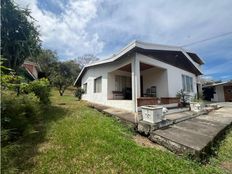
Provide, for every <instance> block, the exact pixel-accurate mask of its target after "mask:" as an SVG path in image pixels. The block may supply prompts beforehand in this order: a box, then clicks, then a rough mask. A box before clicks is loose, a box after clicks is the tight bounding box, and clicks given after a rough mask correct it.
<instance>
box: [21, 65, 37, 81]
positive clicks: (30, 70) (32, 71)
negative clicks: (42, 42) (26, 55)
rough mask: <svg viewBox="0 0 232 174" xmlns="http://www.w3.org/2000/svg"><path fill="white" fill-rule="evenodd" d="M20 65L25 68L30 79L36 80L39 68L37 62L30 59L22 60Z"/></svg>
mask: <svg viewBox="0 0 232 174" xmlns="http://www.w3.org/2000/svg"><path fill="white" fill-rule="evenodd" d="M22 67H23V68H24V69H25V70H26V72H27V76H29V77H30V79H31V80H36V79H38V78H39V72H41V68H40V67H39V65H38V64H36V63H34V62H31V61H24V63H23V65H22Z"/></svg>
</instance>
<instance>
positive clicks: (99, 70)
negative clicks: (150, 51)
mask: <svg viewBox="0 0 232 174" xmlns="http://www.w3.org/2000/svg"><path fill="white" fill-rule="evenodd" d="M132 60H133V59H132V57H123V58H121V59H120V60H118V61H115V62H113V63H108V64H103V65H97V66H93V67H90V68H88V69H87V71H86V72H85V73H84V75H83V77H82V81H81V84H82V85H83V84H84V83H87V94H84V95H83V97H82V99H84V100H87V101H90V102H95V103H99V104H103V105H108V106H112V107H116V108H121V109H125V110H128V111H134V109H135V108H134V106H136V101H137V99H136V100H134V101H133V100H114V101H113V100H109V99H108V96H109V98H112V90H114V88H115V81H114V76H115V74H121V75H122V74H123V75H126V76H130V75H131V73H126V72H121V71H116V70H117V69H118V68H120V67H123V66H125V65H127V64H130V63H132V65H133V62H132ZM136 61H137V62H143V63H146V64H149V65H153V66H156V67H158V68H161V69H162V70H160V69H157V68H154V69H149V70H146V71H144V72H142V73H141V75H144V90H146V88H147V87H150V86H153V85H154V86H157V94H158V97H175V96H176V93H177V92H178V91H179V90H180V89H182V74H184V75H188V76H190V77H192V78H193V93H191V95H194V94H195V93H196V92H197V89H196V76H195V75H194V74H193V73H190V72H187V71H185V70H182V69H179V68H177V67H174V66H172V65H169V64H166V63H164V62H161V61H158V60H156V59H154V58H150V57H148V56H145V55H141V54H136ZM137 65H138V64H137ZM132 70H133V68H132ZM112 72H113V73H112ZM134 72H135V71H134ZM136 72H137V70H136ZM99 76H102V92H101V93H94V79H95V78H97V77H99ZM137 78H138V79H137ZM139 78H140V76H138V77H137V76H136V79H137V80H139ZM134 80H135V79H134ZM150 82H151V83H150ZM133 84H134V83H133V78H132V85H133ZM136 84H137V83H136ZM82 87H83V86H82ZM136 89H137V90H139V89H140V86H139V87H138V85H137V88H136ZM133 90H135V89H134V88H133V87H132V95H133ZM137 92H138V93H140V91H136V93H137ZM144 92H145V91H144ZM137 96H139V94H137Z"/></svg>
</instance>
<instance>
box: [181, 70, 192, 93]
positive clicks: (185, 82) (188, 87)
mask: <svg viewBox="0 0 232 174" xmlns="http://www.w3.org/2000/svg"><path fill="white" fill-rule="evenodd" d="M181 79H182V88H183V90H184V91H185V92H193V77H191V76H188V75H184V74H182V76H181Z"/></svg>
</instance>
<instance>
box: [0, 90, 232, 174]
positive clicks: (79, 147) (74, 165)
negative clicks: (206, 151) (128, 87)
mask: <svg viewBox="0 0 232 174" xmlns="http://www.w3.org/2000/svg"><path fill="white" fill-rule="evenodd" d="M66 93H67V95H65V96H62V97H60V96H59V95H57V92H56V91H52V94H53V95H52V97H51V99H52V106H53V107H51V108H50V109H48V110H47V111H46V114H45V117H44V120H43V122H44V123H46V124H43V126H44V128H43V129H42V130H40V131H38V133H37V134H32V135H31V136H28V137H26V138H24V137H23V139H21V141H19V142H16V143H14V144H10V145H9V146H5V147H3V148H2V154H1V155H2V173H172V174H175V173H183V174H188V173H191V174H193V173H195V174H207V173H208V174H211V173H214V174H216V173H226V171H225V170H224V169H223V168H222V165H221V164H222V163H224V162H227V164H230V163H229V162H231V154H232V150H231V144H232V138H231V137H232V131H231V132H230V133H229V134H228V135H227V138H226V141H224V142H223V143H222V144H221V146H220V148H219V149H218V152H219V153H218V156H216V157H211V159H216V160H217V161H216V162H213V160H212V162H210V163H208V164H207V165H204V164H199V163H197V162H195V161H193V160H190V159H187V158H185V157H183V156H177V155H175V154H173V153H170V152H169V151H167V150H165V149H163V148H162V147H160V146H157V145H156V144H154V145H153V146H152V147H148V146H146V145H145V146H143V145H140V144H137V143H136V142H135V141H134V139H136V137H137V136H136V137H134V134H133V133H132V132H131V131H130V130H129V128H128V127H126V126H125V125H124V124H121V123H119V122H118V121H117V120H116V119H114V118H112V117H106V116H105V115H104V114H102V113H101V112H98V111H97V110H95V109H91V108H89V107H87V105H86V104H85V102H82V101H76V99H75V97H73V96H72V94H73V93H72V92H70V91H68V90H67V91H66ZM60 103H65V105H59V104H60ZM144 141H146V140H144ZM141 144H142V143H141ZM145 144H146V143H145ZM149 145H150V143H149ZM221 152H223V153H221ZM224 157H225V158H224ZM32 159H33V160H32ZM227 166H229V165H227ZM227 173H231V172H230V171H229V170H228V171H227Z"/></svg>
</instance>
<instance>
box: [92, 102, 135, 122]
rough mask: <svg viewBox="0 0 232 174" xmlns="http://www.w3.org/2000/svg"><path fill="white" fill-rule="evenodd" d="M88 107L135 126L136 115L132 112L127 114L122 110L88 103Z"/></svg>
mask: <svg viewBox="0 0 232 174" xmlns="http://www.w3.org/2000/svg"><path fill="white" fill-rule="evenodd" d="M89 106H90V107H93V108H95V109H97V110H99V111H101V112H104V113H106V114H109V115H113V116H114V117H116V118H118V119H120V120H121V121H123V122H126V123H129V124H133V125H135V124H136V122H137V121H136V114H135V113H133V112H129V111H126V110H123V109H117V108H113V107H109V106H105V105H100V104H96V103H89Z"/></svg>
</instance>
